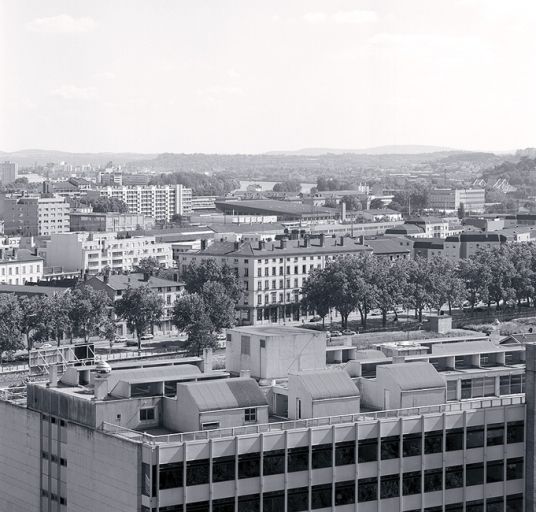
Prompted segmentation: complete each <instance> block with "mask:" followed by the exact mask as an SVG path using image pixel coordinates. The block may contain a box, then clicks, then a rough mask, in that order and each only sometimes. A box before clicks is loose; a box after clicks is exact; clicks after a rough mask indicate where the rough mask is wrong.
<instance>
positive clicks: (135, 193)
mask: <svg viewBox="0 0 536 512" xmlns="http://www.w3.org/2000/svg"><path fill="white" fill-rule="evenodd" d="M93 193H94V194H97V195H100V196H104V197H115V198H117V199H120V200H121V201H123V202H124V203H126V205H127V206H128V211H129V213H136V214H138V215H145V216H149V217H153V218H154V219H155V220H157V221H166V222H169V221H170V220H171V218H172V217H173V215H185V216H187V215H190V214H191V213H192V189H191V188H186V187H184V186H183V185H163V186H156V185H143V186H142V185H138V186H117V187H116V186H106V187H99V188H98V189H97V190H96V191H95V192H93Z"/></svg>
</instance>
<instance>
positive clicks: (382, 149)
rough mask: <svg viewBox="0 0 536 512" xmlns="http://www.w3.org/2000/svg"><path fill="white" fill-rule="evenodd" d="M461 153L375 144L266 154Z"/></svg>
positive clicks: (438, 147)
mask: <svg viewBox="0 0 536 512" xmlns="http://www.w3.org/2000/svg"><path fill="white" fill-rule="evenodd" d="M450 152H453V153H461V152H462V151H459V150H456V149H452V148H445V147H441V146H425V145H421V146H419V145H411V146H410V145H399V146H396V145H395V146H376V147H372V148H363V149H334V148H303V149H297V150H294V151H269V152H267V153H265V154H267V155H302V156H307V155H309V156H320V155H345V154H346V155H347V154H353V155H419V154H423V153H450Z"/></svg>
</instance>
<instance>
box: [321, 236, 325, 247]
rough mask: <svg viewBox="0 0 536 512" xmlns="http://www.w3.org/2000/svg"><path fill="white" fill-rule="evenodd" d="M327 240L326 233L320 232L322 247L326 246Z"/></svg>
mask: <svg viewBox="0 0 536 512" xmlns="http://www.w3.org/2000/svg"><path fill="white" fill-rule="evenodd" d="M325 241H326V235H324V233H320V247H324V243H325Z"/></svg>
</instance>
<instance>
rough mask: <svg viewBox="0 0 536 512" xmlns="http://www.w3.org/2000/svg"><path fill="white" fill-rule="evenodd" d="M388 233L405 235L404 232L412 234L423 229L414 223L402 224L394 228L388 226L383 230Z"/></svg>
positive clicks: (421, 231)
mask: <svg viewBox="0 0 536 512" xmlns="http://www.w3.org/2000/svg"><path fill="white" fill-rule="evenodd" d="M385 232H386V233H388V234H393V235H402V234H403V235H405V234H414V233H424V229H423V228H421V227H420V226H417V225H416V224H403V225H401V226H397V227H395V228H389V229H387V230H386V231H385Z"/></svg>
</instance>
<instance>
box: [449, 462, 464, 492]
mask: <svg viewBox="0 0 536 512" xmlns="http://www.w3.org/2000/svg"><path fill="white" fill-rule="evenodd" d="M457 487H463V466H450V467H448V468H446V470H445V489H455V488H457Z"/></svg>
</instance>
